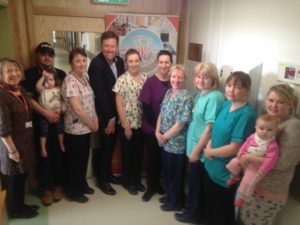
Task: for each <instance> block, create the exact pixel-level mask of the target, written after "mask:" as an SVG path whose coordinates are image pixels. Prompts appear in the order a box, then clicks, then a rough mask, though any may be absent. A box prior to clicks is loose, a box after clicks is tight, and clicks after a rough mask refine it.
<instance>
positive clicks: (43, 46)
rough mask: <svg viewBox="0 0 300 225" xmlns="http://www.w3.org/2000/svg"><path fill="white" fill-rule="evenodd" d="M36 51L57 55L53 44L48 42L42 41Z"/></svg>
mask: <svg viewBox="0 0 300 225" xmlns="http://www.w3.org/2000/svg"><path fill="white" fill-rule="evenodd" d="M35 53H41V54H44V53H48V54H50V55H51V56H54V55H55V51H54V48H53V47H52V45H51V44H50V43H48V42H41V43H40V44H39V45H38V46H37V47H36V49H35Z"/></svg>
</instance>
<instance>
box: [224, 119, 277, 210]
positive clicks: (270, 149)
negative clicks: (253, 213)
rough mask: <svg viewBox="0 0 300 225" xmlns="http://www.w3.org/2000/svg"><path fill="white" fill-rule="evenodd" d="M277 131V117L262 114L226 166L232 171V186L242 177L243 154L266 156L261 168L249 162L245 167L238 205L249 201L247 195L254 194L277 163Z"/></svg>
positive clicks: (230, 183) (228, 182) (237, 200)
mask: <svg viewBox="0 0 300 225" xmlns="http://www.w3.org/2000/svg"><path fill="white" fill-rule="evenodd" d="M276 131H277V121H276V118H274V117H272V116H270V115H267V114H266V115H262V116H260V117H259V118H258V119H257V120H256V126H255V133H254V134H252V135H250V137H249V138H248V139H247V140H246V142H244V144H243V145H242V147H241V148H240V150H239V152H238V154H237V157H235V158H233V159H232V160H231V161H230V162H229V163H228V164H227V166H226V167H227V169H228V170H229V171H230V172H231V178H230V179H229V180H228V181H227V184H228V185H229V186H230V185H233V184H235V183H237V182H238V180H239V179H240V173H241V171H242V169H243V168H242V167H241V165H240V163H239V158H240V157H241V156H242V155H243V154H246V153H248V154H251V155H254V156H258V157H263V158H264V161H263V162H262V164H261V166H259V168H258V167H257V165H254V164H253V163H249V164H248V165H247V167H246V168H245V169H244V176H243V178H242V180H241V183H240V187H239V192H240V196H239V198H238V199H236V201H235V203H234V204H235V206H236V207H241V206H242V205H243V204H244V203H245V202H246V201H247V197H250V196H251V195H252V194H253V192H254V188H255V186H256V184H257V183H258V182H259V181H260V180H261V179H262V178H263V177H264V176H265V175H266V174H267V173H268V172H269V171H270V170H271V169H273V168H274V166H275V165H276V162H277V159H278V155H279V148H278V145H277V142H276V140H275V134H276Z"/></svg>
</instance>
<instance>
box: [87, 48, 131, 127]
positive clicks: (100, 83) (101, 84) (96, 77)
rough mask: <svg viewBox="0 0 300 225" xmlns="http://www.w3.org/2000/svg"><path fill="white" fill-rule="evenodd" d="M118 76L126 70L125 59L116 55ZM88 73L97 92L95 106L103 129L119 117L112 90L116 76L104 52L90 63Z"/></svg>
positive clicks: (95, 92)
mask: <svg viewBox="0 0 300 225" xmlns="http://www.w3.org/2000/svg"><path fill="white" fill-rule="evenodd" d="M115 63H116V67H117V72H118V77H119V76H120V75H122V74H123V73H124V72H125V68H124V62H123V59H122V58H120V57H119V56H116V62H115ZM88 74H89V77H90V84H91V87H92V89H93V91H94V94H95V106H96V111H97V115H98V117H99V121H100V129H101V130H103V129H104V128H105V127H106V126H107V123H108V121H109V120H110V119H111V118H113V117H117V110H116V102H115V93H114V92H113V91H112V88H113V86H114V85H115V83H116V79H115V76H114V74H113V72H112V70H111V68H110V65H109V63H108V62H107V61H106V59H105V58H104V56H103V54H102V53H100V54H98V55H97V56H96V57H95V58H94V59H93V60H92V61H91V63H90V66H89V70H88Z"/></svg>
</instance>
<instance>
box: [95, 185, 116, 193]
mask: <svg viewBox="0 0 300 225" xmlns="http://www.w3.org/2000/svg"><path fill="white" fill-rule="evenodd" d="M98 187H99V189H100V190H101V191H102V192H103V193H104V194H107V195H115V194H116V191H115V190H114V189H113V188H112V186H111V185H110V184H109V183H101V184H99V185H98Z"/></svg>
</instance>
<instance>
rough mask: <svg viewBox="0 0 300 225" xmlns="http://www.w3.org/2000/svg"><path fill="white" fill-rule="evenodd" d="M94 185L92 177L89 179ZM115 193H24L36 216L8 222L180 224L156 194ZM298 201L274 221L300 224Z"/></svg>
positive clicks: (22, 224) (41, 224)
mask: <svg viewBox="0 0 300 225" xmlns="http://www.w3.org/2000/svg"><path fill="white" fill-rule="evenodd" d="M88 181H89V184H90V185H91V187H93V188H95V185H94V180H93V179H92V178H90V179H88ZM114 188H115V189H116V191H117V195H116V196H108V195H105V194H103V193H102V192H101V191H99V190H98V189H97V188H95V190H96V192H95V193H94V194H93V195H90V196H89V199H90V200H89V202H88V203H85V204H80V203H76V202H70V201H68V200H66V199H63V200H62V201H60V202H58V203H55V204H53V205H51V206H50V207H44V206H42V205H41V204H40V201H39V199H38V198H37V197H35V196H27V198H26V201H27V202H29V203H31V204H32V203H34V204H39V205H40V209H39V216H38V217H36V218H33V219H26V220H22V219H10V221H9V225H179V224H181V225H183V224H182V223H179V222H177V221H176V220H175V219H174V212H163V211H161V210H160V209H159V206H160V204H159V202H158V198H159V197H160V196H159V195H155V196H154V197H153V198H152V199H151V200H150V201H149V202H146V203H145V202H143V201H141V197H142V194H141V193H140V194H139V195H137V196H132V195H130V194H129V193H128V192H127V191H126V190H125V189H124V188H122V187H121V186H119V185H114ZM299 212H300V203H299V202H298V201H296V200H294V199H292V198H290V199H289V201H288V204H287V205H286V207H285V208H284V210H283V211H282V213H281V214H280V215H279V216H278V218H277V219H276V221H275V223H274V225H298V224H300V223H299V221H300V214H299Z"/></svg>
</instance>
